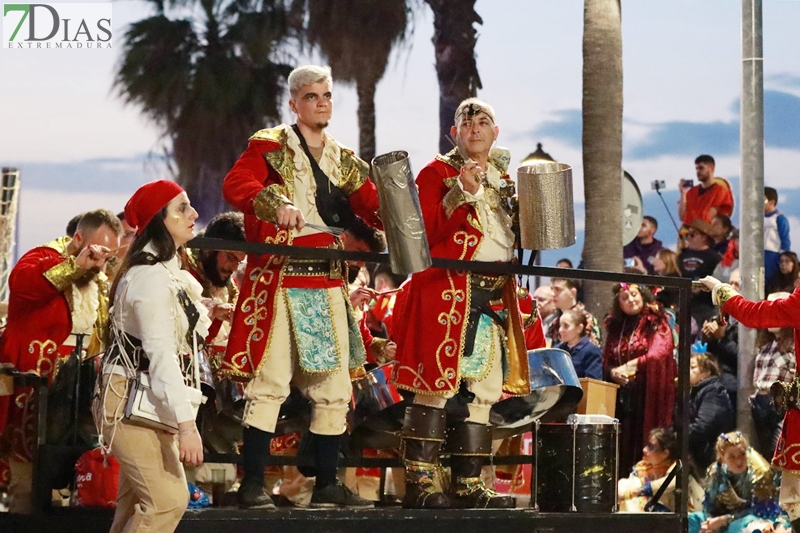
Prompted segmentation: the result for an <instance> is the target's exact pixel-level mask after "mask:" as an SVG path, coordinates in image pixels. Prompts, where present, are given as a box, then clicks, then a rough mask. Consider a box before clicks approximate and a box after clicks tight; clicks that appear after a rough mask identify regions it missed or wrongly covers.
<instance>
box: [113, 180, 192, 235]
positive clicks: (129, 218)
mask: <svg viewBox="0 0 800 533" xmlns="http://www.w3.org/2000/svg"><path fill="white" fill-rule="evenodd" d="M182 192H184V190H183V188H182V187H181V186H180V185H178V184H177V183H175V182H174V181H169V180H158V181H151V182H150V183H145V184H144V185H142V186H141V187H139V188H138V189H137V190H136V192H135V193H133V196H131V199H130V200H128V203H127V204H125V222H127V223H128V225H129V226H130V227H132V228H136V235H141V234H142V232H143V231H144V228H146V227H147V225H148V224H149V223H150V221H151V220H153V217H154V216H156V214H157V213H158V212H159V211H161V210H162V209H164V207H165V206H166V205H167V204H169V203H170V202H171V201H172V199H173V198H175V197H176V196H178V195H179V194H180V193H182Z"/></svg>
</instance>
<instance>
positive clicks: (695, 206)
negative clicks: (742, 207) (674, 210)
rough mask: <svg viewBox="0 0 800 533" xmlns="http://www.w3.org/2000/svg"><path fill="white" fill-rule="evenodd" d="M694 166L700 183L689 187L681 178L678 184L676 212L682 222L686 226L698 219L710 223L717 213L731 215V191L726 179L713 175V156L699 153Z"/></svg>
mask: <svg viewBox="0 0 800 533" xmlns="http://www.w3.org/2000/svg"><path fill="white" fill-rule="evenodd" d="M694 166H695V171H696V174H697V180H698V181H699V182H700V183H698V184H697V185H695V186H693V187H690V186H688V183H687V182H686V180H683V179H682V180H681V181H680V183H679V184H678V189H679V190H680V193H681V199H680V201H679V202H678V214H679V216H680V217H681V221H682V222H683V224H684V225H685V226H688V225H689V224H691V223H692V221H694V220H698V219H699V220H702V221H703V222H708V223H709V224H710V223H711V221H713V220H714V217H716V216H717V215H727V216H731V213H733V193H731V188H730V185H729V184H728V182H727V181H725V180H724V179H722V178H715V177H714V168H715V162H714V158H713V157H711V156H710V155H705V154H704V155H700V156H698V157H697V159H695V160H694Z"/></svg>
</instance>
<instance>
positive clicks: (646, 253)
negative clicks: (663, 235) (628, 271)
mask: <svg viewBox="0 0 800 533" xmlns="http://www.w3.org/2000/svg"><path fill="white" fill-rule="evenodd" d="M656 231H658V220H656V219H655V218H654V217H651V216H645V217H644V218H642V226H641V227H640V228H639V233H638V234H637V235H636V238H635V239H633V240H632V241H631V242H629V243H628V244H626V245H625V247H624V248H623V249H622V256H623V257H624V258H625V267H626V268H635V269H636V270H638V271H639V272H642V273H644V274H653V273H654V270H653V269H654V268H655V267H654V265H655V260H656V256H657V255H658V252H659V251H661V249H662V248H663V247H664V245H663V244H662V243H661V241H660V240H658V239H656V238H655V234H656Z"/></svg>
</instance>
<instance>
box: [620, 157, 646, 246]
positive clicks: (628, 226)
mask: <svg viewBox="0 0 800 533" xmlns="http://www.w3.org/2000/svg"><path fill="white" fill-rule="evenodd" d="M642 217H644V213H643V212H642V193H641V192H639V186H638V185H636V182H635V181H634V180H633V176H631V175H630V174H628V173H627V172H625V171H624V170H623V171H622V245H623V246H625V245H626V244H628V243H629V242H631V241H632V240H633V239H635V238H636V235H638V234H639V228H640V227H641V226H642Z"/></svg>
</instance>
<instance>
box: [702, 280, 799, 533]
mask: <svg viewBox="0 0 800 533" xmlns="http://www.w3.org/2000/svg"><path fill="white" fill-rule="evenodd" d="M700 281H701V282H702V283H703V285H705V286H706V288H708V289H709V290H710V291H711V297H712V299H713V301H714V303H715V304H717V305H718V306H719V308H720V311H721V312H722V313H723V314H724V315H729V316H732V317H733V318H735V319H736V320H738V321H739V323H741V324H742V325H744V326H745V327H748V328H759V329H764V328H792V329H794V347H795V357H796V356H797V354H798V353H800V289H795V291H794V292H793V293H792V294H791V295H789V296H788V297H787V298H781V299H777V300H773V301H769V300H765V301H761V302H751V301H749V300H746V299H745V298H744V297H743V296H742V295H740V294H739V293H738V292H737V291H736V290H735V289H734V288H733V287H731V286H730V285H728V284H727V283H722V282H721V281H719V280H718V279H716V278H714V277H711V276H706V277H705V278H703V279H701V280H700ZM776 383H780V382H776ZM797 386H798V382H797V379H795V381H794V382H792V383H791V384H789V383H786V384H783V386H782V387H781V386H780V385H773V395H774V396H773V397H774V399H775V401H776V403H783V406H784V407H785V408H786V416H785V417H784V419H783V430H782V432H781V436H780V438H779V439H778V445H777V447H776V448H775V455H774V456H773V458H772V465H773V466H774V467H775V468H777V469H779V470H781V471H782V472H783V474H782V476H781V490H780V498H779V504H780V506H781V508H782V509H783V510H784V511H786V514H788V515H789V519H790V520H791V522H792V531H794V533H800V454H798V453H797V452H798V449H800V408H798V402H797V393H796V390H797ZM776 388H777V389H778V390H777V391H776ZM781 391H785V392H786V394H780V393H779V392H781Z"/></svg>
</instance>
